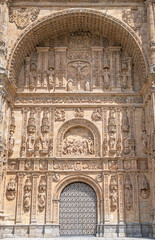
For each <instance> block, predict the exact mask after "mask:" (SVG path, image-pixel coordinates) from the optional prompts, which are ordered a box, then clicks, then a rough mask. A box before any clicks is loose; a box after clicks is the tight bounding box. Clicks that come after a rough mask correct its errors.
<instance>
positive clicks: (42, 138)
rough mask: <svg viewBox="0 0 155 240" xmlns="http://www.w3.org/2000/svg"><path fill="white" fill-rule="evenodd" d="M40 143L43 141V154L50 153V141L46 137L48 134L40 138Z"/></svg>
mask: <svg viewBox="0 0 155 240" xmlns="http://www.w3.org/2000/svg"><path fill="white" fill-rule="evenodd" d="M40 141H41V146H42V150H41V153H48V139H47V137H46V134H43V135H42V136H41V137H40Z"/></svg>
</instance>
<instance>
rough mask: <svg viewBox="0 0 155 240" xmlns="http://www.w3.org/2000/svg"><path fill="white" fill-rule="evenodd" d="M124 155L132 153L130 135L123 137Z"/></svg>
mask: <svg viewBox="0 0 155 240" xmlns="http://www.w3.org/2000/svg"><path fill="white" fill-rule="evenodd" d="M123 153H124V154H125V155H127V154H129V153H130V137H129V136H128V134H125V135H124V137H123Z"/></svg>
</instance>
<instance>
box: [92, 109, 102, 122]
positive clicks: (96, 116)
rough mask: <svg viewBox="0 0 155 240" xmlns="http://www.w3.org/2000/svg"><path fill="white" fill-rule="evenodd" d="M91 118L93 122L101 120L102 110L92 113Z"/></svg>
mask: <svg viewBox="0 0 155 240" xmlns="http://www.w3.org/2000/svg"><path fill="white" fill-rule="evenodd" d="M91 118H92V120H93V121H95V122H97V121H101V120H102V109H101V108H98V109H95V110H94V112H93V113H92V116H91Z"/></svg>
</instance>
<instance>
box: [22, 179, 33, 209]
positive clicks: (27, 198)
mask: <svg viewBox="0 0 155 240" xmlns="http://www.w3.org/2000/svg"><path fill="white" fill-rule="evenodd" d="M31 191H32V183H31V179H30V177H27V179H26V181H25V185H24V197H23V209H24V212H28V211H29V210H30V205H31Z"/></svg>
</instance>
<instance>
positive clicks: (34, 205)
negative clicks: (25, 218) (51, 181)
mask: <svg viewBox="0 0 155 240" xmlns="http://www.w3.org/2000/svg"><path fill="white" fill-rule="evenodd" d="M37 193H38V175H35V174H34V175H32V199H31V201H32V204H31V223H36V222H37Z"/></svg>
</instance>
